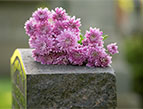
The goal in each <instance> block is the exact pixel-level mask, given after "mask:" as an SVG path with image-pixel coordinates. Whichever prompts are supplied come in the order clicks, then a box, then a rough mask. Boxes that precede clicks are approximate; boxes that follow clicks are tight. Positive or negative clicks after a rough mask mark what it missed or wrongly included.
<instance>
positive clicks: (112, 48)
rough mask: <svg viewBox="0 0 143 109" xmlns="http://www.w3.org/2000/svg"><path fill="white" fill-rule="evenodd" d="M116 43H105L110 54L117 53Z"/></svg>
mask: <svg viewBox="0 0 143 109" xmlns="http://www.w3.org/2000/svg"><path fill="white" fill-rule="evenodd" d="M116 44H117V43H111V44H109V45H107V49H108V51H109V53H110V54H111V55H114V54H116V53H119V51H118V46H117V45H116Z"/></svg>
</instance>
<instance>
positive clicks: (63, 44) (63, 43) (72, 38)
mask: <svg viewBox="0 0 143 109" xmlns="http://www.w3.org/2000/svg"><path fill="white" fill-rule="evenodd" d="M56 40H57V41H58V43H57V45H58V46H59V47H60V48H61V49H63V50H67V49H69V48H71V47H75V46H76V45H77V41H78V40H77V36H76V35H75V34H74V33H73V32H71V31H69V30H64V31H63V32H62V33H61V34H60V35H58V36H57V38H56Z"/></svg>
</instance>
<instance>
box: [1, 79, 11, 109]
mask: <svg viewBox="0 0 143 109" xmlns="http://www.w3.org/2000/svg"><path fill="white" fill-rule="evenodd" d="M11 102H12V101H11V82H10V79H9V78H5V77H4V78H2V77H1V78H0V109H11Z"/></svg>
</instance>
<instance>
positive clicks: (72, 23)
mask: <svg viewBox="0 0 143 109" xmlns="http://www.w3.org/2000/svg"><path fill="white" fill-rule="evenodd" d="M66 26H67V28H68V29H71V30H73V31H74V32H75V33H78V32H80V29H79V27H80V26H81V22H80V19H79V18H78V19H75V16H73V17H72V18H69V19H68V20H67V21H66Z"/></svg>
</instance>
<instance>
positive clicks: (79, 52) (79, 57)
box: [68, 48, 86, 65]
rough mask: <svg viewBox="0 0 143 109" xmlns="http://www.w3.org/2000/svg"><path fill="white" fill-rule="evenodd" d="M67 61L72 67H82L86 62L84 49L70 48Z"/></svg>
mask: <svg viewBox="0 0 143 109" xmlns="http://www.w3.org/2000/svg"><path fill="white" fill-rule="evenodd" d="M68 59H69V61H70V63H71V64H73V65H82V64H83V63H84V62H85V61H86V54H85V50H84V48H71V49H70V50H69V52H68Z"/></svg>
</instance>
